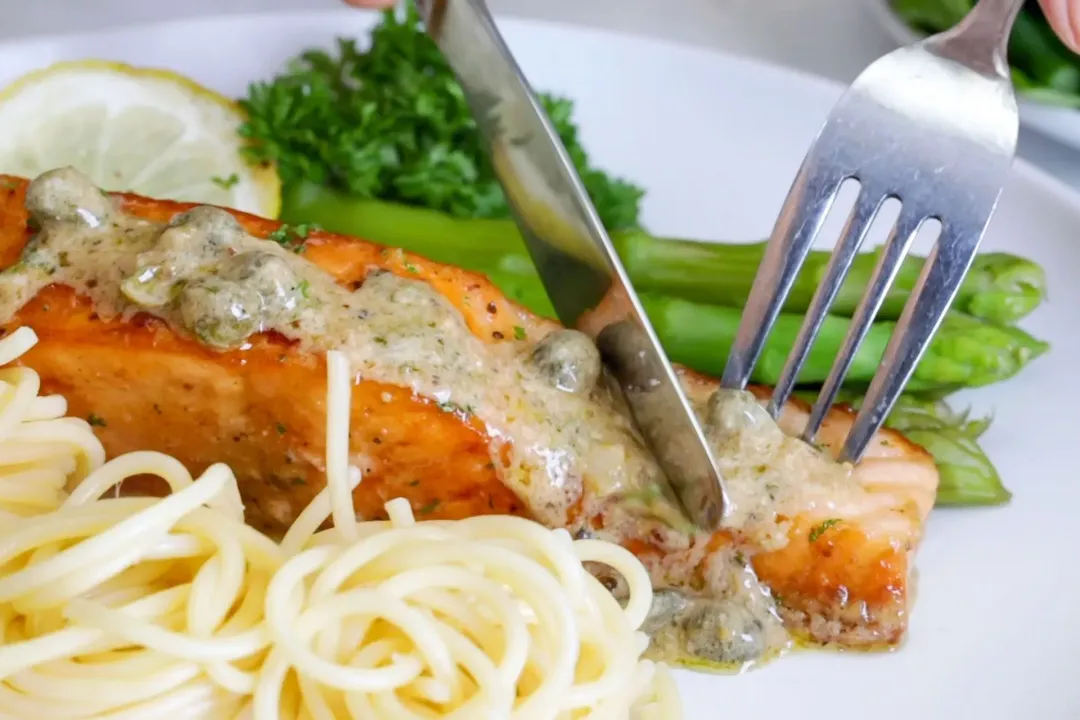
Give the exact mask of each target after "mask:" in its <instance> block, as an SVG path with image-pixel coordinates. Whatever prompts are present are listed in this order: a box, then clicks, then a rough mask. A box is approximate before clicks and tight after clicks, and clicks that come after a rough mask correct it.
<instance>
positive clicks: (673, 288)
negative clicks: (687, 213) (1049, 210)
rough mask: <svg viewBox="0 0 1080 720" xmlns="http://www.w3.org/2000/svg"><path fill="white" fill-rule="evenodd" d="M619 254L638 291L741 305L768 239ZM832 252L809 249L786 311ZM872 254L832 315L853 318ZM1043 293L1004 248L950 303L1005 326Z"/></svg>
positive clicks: (644, 242) (628, 249) (864, 256)
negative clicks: (758, 241)
mask: <svg viewBox="0 0 1080 720" xmlns="http://www.w3.org/2000/svg"><path fill="white" fill-rule="evenodd" d="M615 242H616V246H617V248H618V250H619V257H620V258H621V259H622V261H623V264H624V265H625V266H626V271H627V273H629V275H630V277H631V279H632V280H633V282H634V286H635V287H637V288H638V289H639V290H655V291H657V292H662V293H666V294H668V295H673V296H676V297H681V298H684V299H686V300H695V301H698V302H704V303H710V304H713V305H726V306H729V307H739V308H741V307H743V306H744V305H745V304H746V299H747V297H748V296H749V295H750V286H751V284H752V283H753V281H754V273H755V272H756V271H757V267H758V264H759V263H760V262H761V259H762V257H763V256H764V253H765V243H764V242H760V243H752V244H714V243H701V242H695V241H692V240H661V239H657V238H654V237H651V236H649V235H647V234H645V233H642V232H634V233H625V234H622V235H618V236H617V237H616V239H615ZM829 257H830V253H829V252H828V251H823V250H814V251H811V252H810V254H809V255H807V258H806V262H805V263H804V264H803V267H802V270H801V271H800V272H799V275H798V277H797V278H796V280H795V284H794V285H793V286H792V288H791V294H790V295H789V296H788V299H787V302H786V303H785V305H784V312H788V313H804V312H806V310H807V308H809V307H810V300H811V298H813V295H814V291H815V290H816V289H817V287H818V285H819V284H820V282H821V279H822V278H823V277H824V276H825V268H826V266H827V265H828V262H829ZM877 261H878V253H877V252H868V253H861V254H859V255H857V256H856V257H855V261H854V263H852V266H851V270H850V271H849V273H848V276H847V280H846V281H845V282H844V284H843V285H842V286H841V288H840V291H839V293H837V296H836V299H835V300H834V301H833V305H832V307H831V308H830V312H832V313H833V314H835V315H842V316H844V317H851V316H852V315H853V314H854V312H855V308H856V307H857V306H858V303H859V299H860V298H861V297H862V294H863V291H864V290H865V289H866V285H867V284H868V283H869V281H870V276H871V274H872V273H873V271H874V266H875V265H876V264H877ZM923 262H924V258H921V257H917V256H908V257H907V258H905V260H904V262H903V264H902V265H901V267H900V270H899V271H898V273H897V275H896V279H895V280H894V281H893V284H892V287H891V288H890V289H889V293H888V295H887V296H886V297H885V302H884V303H883V304H882V306H881V310H880V311H879V313H878V318H879V319H881V320H896V319H897V318H899V317H900V313H901V311H902V310H903V309H904V303H905V302H907V299H908V297H909V296H910V294H911V290H912V289H913V288H914V287H915V282H916V281H917V280H918V277H919V272H920V271H921V270H922V267H923ZM1045 294H1046V277H1045V274H1044V273H1043V269H1042V268H1041V267H1040V266H1039V265H1038V264H1037V263H1035V262H1032V261H1031V260H1027V259H1025V258H1021V257H1017V256H1015V255H1011V254H1009V253H981V254H979V255H977V256H976V257H975V262H974V264H973V265H972V268H971V271H970V272H969V273H968V276H967V278H965V280H964V283H963V285H962V286H961V288H960V291H959V293H957V296H956V300H954V301H953V308H954V309H956V310H959V311H961V312H964V313H967V314H969V315H972V316H974V317H978V318H982V319H985V320H990V321H993V322H996V323H1001V324H1007V323H1011V322H1015V321H1016V320H1019V319H1020V318H1022V317H1024V316H1025V315H1027V314H1028V313H1030V312H1031V311H1032V310H1034V309H1035V308H1036V307H1037V306H1038V305H1039V303H1040V302H1042V300H1043V298H1044V297H1045Z"/></svg>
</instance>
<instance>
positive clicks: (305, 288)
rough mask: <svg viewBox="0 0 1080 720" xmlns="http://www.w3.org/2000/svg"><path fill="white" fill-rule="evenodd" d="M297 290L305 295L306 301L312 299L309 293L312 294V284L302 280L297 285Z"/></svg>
mask: <svg viewBox="0 0 1080 720" xmlns="http://www.w3.org/2000/svg"><path fill="white" fill-rule="evenodd" d="M296 289H297V290H299V291H300V294H301V295H303V296H304V298H305V299H306V298H308V297H310V294H309V293H310V292H311V283H309V282H308V281H307V280H301V281H300V282H298V283H297V284H296Z"/></svg>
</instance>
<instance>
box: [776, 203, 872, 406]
mask: <svg viewBox="0 0 1080 720" xmlns="http://www.w3.org/2000/svg"><path fill="white" fill-rule="evenodd" d="M884 202H885V197H884V196H883V195H882V194H880V193H876V192H871V191H868V190H867V188H866V187H865V186H861V187H860V188H859V194H858V195H857V196H856V198H855V205H854V207H852V208H851V213H850V214H849V215H848V219H847V223H846V224H845V225H844V231H843V233H842V234H841V236H840V242H839V243H838V244H837V246H836V249H835V250H833V253H832V256H831V257H830V258H829V264H828V265H827V266H826V268H825V277H824V278H823V279H822V281H821V283H820V284H819V285H818V287H817V289H816V290H815V291H814V297H813V299H811V301H810V307H809V308H808V309H807V311H806V317H805V319H804V320H803V324H802V326H801V327H800V328H799V334H798V336H796V338H795V345H794V346H793V347H792V349H791V351H790V352H789V353H788V356H787V361H786V362H785V363H784V369H783V370H782V371H781V372H780V377H779V379H778V380H777V382H776V386H775V387H774V388H773V392H772V397H771V398H770V399H769V408H768V409H769V414H770V415H772V416H773V418H776V417H778V416H779V415H780V409H781V408H782V407H783V406H784V403H785V402H787V399H788V397H789V396H790V395H791V391H792V389H793V388H794V387H795V383H796V382H797V380H798V377H799V371H800V370H802V367H803V365H804V364H805V363H806V358H807V357H808V356H809V354H810V348H811V347H812V346H813V344H814V340H815V339H816V338H817V335H818V332H819V331H820V330H821V324H822V323H823V322H824V321H825V316H826V314H827V313H828V311H829V307H830V306H831V305H832V303H833V300H834V299H835V298H836V294H837V293H838V292H839V291H840V287H841V286H842V285H843V284H844V279H845V278H846V277H847V274H848V271H849V270H850V269H851V264H852V263H853V262H854V261H855V255H856V254H857V253H858V252H859V248H860V247H861V246H862V243H863V240H865V239H866V233H867V231H868V230H869V229H870V225H871V224H872V223H873V221H874V218H875V217H876V216H877V213H878V211H879V210H880V209H881V206H882V204H883V203H884Z"/></svg>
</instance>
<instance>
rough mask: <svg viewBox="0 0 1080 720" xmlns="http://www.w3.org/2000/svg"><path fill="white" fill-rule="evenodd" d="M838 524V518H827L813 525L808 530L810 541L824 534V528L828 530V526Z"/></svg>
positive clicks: (816, 539)
mask: <svg viewBox="0 0 1080 720" xmlns="http://www.w3.org/2000/svg"><path fill="white" fill-rule="evenodd" d="M839 524H840V518H829V519H828V520H826V521H824V522H823V523H821V524H820V525H817V526H815V527H814V528H813V529H812V530H811V531H810V542H817V541H818V538H820V537H821V536H822V535H824V534H825V531H826V530H828V529H829V528H831V527H833V526H835V525H839Z"/></svg>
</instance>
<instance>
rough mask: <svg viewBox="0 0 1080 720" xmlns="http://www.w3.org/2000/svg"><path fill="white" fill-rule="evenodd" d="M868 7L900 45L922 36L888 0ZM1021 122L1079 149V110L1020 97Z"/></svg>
mask: <svg viewBox="0 0 1080 720" xmlns="http://www.w3.org/2000/svg"><path fill="white" fill-rule="evenodd" d="M870 7H871V9H872V10H873V11H874V15H875V16H876V17H877V19H878V22H879V23H880V24H881V26H882V27H883V28H884V29H885V31H886V32H887V33H888V34H889V35H890V36H891V37H892V38H893V39H894V40H896V42H898V43H899V44H901V45H907V44H909V43H913V42H916V41H917V40H920V39H922V38H923V37H925V36H924V35H922V34H921V33H919V32H917V31H915V30H912V29H911V28H910V27H909V26H908V25H907V23H905V22H904V21H903V20H902V19H901V18H900V16H899V15H898V14H896V13H895V12H894V11H893V9H892V7H891V6H890V4H889V0H870ZM1020 122H1021V123H1023V124H1024V125H1027V126H1028V127H1030V128H1031V129H1033V130H1036V131H1038V132H1041V133H1042V134H1044V135H1046V136H1048V137H1051V138H1053V139H1055V140H1057V141H1058V142H1061V143H1065V144H1066V145H1068V146H1069V147H1072V148H1076V149H1078V150H1080V110H1076V109H1074V108H1067V107H1058V106H1056V105H1050V104H1047V103H1040V102H1033V101H1031V100H1024V99H1021V100H1020Z"/></svg>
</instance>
